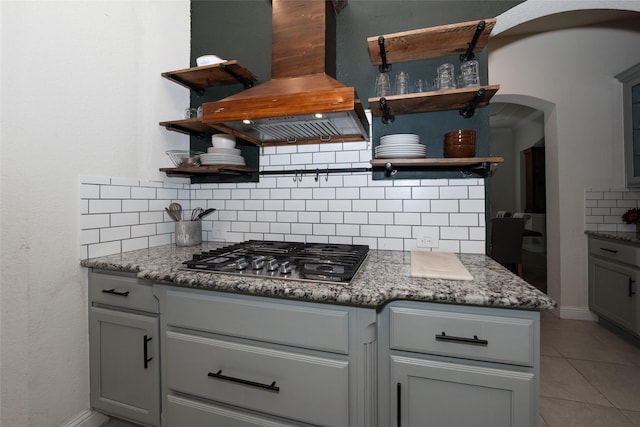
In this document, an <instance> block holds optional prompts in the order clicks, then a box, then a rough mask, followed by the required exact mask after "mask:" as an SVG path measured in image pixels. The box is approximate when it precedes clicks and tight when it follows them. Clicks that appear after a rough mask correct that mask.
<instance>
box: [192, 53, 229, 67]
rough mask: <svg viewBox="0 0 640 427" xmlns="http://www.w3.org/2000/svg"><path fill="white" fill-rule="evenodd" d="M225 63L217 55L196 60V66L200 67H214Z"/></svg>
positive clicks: (200, 57)
mask: <svg viewBox="0 0 640 427" xmlns="http://www.w3.org/2000/svg"><path fill="white" fill-rule="evenodd" d="M221 62H224V59H222V58H220V57H218V56H216V55H202V56H199V57H197V58H196V64H197V65H198V67H202V66H203V65H213V64H219V63H221Z"/></svg>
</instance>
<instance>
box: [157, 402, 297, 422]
mask: <svg viewBox="0 0 640 427" xmlns="http://www.w3.org/2000/svg"><path fill="white" fill-rule="evenodd" d="M167 400H168V404H167V411H166V419H167V425H168V426H171V427H173V426H189V427H211V426H225V427H256V426H264V427H295V426H300V424H294V423H290V422H283V421H279V420H275V419H273V418H265V417H262V416H259V415H256V414H249V413H246V412H241V411H238V410H235V409H231V408H229V407H223V406H217V405H212V404H208V403H203V402H198V401H195V400H190V399H185V398H182V397H178V396H173V395H169V396H168V399H167Z"/></svg>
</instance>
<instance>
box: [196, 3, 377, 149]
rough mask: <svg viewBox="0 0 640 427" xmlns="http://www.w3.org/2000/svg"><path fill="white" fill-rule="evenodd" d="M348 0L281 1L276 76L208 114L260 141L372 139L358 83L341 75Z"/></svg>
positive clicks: (275, 23) (213, 105) (275, 19)
mask: <svg viewBox="0 0 640 427" xmlns="http://www.w3.org/2000/svg"><path fill="white" fill-rule="evenodd" d="M345 3H346V1H344V0H342V1H337V0H333V1H328V0H327V1H325V0H273V1H272V8H273V9H272V37H273V38H272V53H271V80H269V81H267V82H265V83H263V84H260V85H257V86H254V87H252V88H250V89H247V90H244V91H242V92H240V93H237V94H235V95H232V96H229V97H227V98H224V99H222V100H220V101H216V102H208V103H205V104H204V105H203V117H202V121H203V122H204V123H206V124H208V125H210V126H212V127H214V128H216V129H218V130H220V131H222V132H225V133H229V134H234V135H236V136H238V137H240V138H243V139H245V140H247V141H250V142H252V143H254V144H256V145H284V144H305V143H320V142H322V143H325V142H344V141H364V140H367V139H368V138H369V122H368V120H367V118H366V116H365V114H364V109H363V107H362V104H361V103H360V100H359V99H358V96H357V95H356V92H355V89H354V88H352V87H347V86H345V85H343V84H342V83H340V82H338V81H337V80H336V79H335V74H336V66H335V62H336V61H335V56H336V55H335V33H336V32H335V25H336V24H335V22H336V14H337V13H338V11H339V9H340V8H341V7H342V6H344V4H345Z"/></svg>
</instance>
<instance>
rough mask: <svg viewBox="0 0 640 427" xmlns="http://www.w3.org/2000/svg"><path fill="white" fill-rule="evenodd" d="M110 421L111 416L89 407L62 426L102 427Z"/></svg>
mask: <svg viewBox="0 0 640 427" xmlns="http://www.w3.org/2000/svg"><path fill="white" fill-rule="evenodd" d="M107 421H109V417H107V416H106V415H104V414H101V413H100V412H96V411H92V410H90V409H87V410H85V411H83V412H81V413H80V414H78V415H77V416H76V417H75V418H73V419H71V420H69V421H67V422H66V423H64V424H62V425H61V426H60V427H100V426H101V425H102V424H104V423H106V422H107Z"/></svg>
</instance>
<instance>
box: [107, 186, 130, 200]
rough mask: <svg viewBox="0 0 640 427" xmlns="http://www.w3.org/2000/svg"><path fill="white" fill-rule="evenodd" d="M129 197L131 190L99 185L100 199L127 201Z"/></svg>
mask: <svg viewBox="0 0 640 427" xmlns="http://www.w3.org/2000/svg"><path fill="white" fill-rule="evenodd" d="M130 197H131V188H130V187H123V186H120V185H101V186H100V198H101V199H128V198H130Z"/></svg>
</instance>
